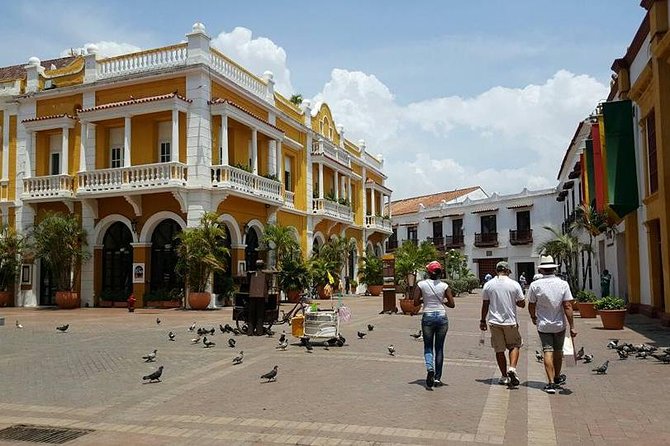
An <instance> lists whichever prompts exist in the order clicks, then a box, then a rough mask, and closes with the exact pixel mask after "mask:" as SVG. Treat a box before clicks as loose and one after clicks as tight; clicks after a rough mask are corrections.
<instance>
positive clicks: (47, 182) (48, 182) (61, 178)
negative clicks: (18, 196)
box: [22, 175, 74, 200]
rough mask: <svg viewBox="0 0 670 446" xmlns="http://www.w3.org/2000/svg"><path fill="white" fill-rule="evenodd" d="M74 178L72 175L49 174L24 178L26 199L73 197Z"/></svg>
mask: <svg viewBox="0 0 670 446" xmlns="http://www.w3.org/2000/svg"><path fill="white" fill-rule="evenodd" d="M73 185H74V178H73V177H71V176H70V175H48V176H43V177H32V178H25V179H24V180H23V195H22V198H23V199H24V200H28V199H35V198H51V197H54V198H58V197H72V195H73V193H72V187H73Z"/></svg>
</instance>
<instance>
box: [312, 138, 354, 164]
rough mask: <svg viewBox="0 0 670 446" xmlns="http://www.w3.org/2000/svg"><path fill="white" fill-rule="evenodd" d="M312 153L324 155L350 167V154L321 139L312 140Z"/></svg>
mask: <svg viewBox="0 0 670 446" xmlns="http://www.w3.org/2000/svg"><path fill="white" fill-rule="evenodd" d="M312 155H326V156H327V157H328V158H330V159H332V160H334V161H337V162H338V163H340V164H343V165H345V166H347V167H349V168H351V155H349V154H348V153H347V151H346V150H344V149H341V148H339V147H335V146H334V145H333V144H332V143H329V142H326V141H324V140H322V139H319V140H316V141H314V142H312Z"/></svg>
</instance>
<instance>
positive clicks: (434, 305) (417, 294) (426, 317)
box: [414, 261, 456, 389]
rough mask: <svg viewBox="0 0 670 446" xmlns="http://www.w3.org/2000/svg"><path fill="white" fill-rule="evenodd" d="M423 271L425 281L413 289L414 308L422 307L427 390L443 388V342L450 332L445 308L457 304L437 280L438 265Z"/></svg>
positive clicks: (431, 265) (448, 290) (449, 291)
mask: <svg viewBox="0 0 670 446" xmlns="http://www.w3.org/2000/svg"><path fill="white" fill-rule="evenodd" d="M426 271H427V272H428V279H426V280H422V281H420V282H419V283H417V285H416V287H415V288H414V305H420V304H423V308H422V309H423V316H422V317H421V331H422V333H423V356H424V359H425V362H426V370H427V375H426V387H428V388H429V389H430V388H432V387H433V386H435V387H439V386H441V385H442V365H443V363H444V341H445V339H446V337H447V330H448V329H449V319H448V318H447V311H446V309H445V305H446V306H447V307H449V308H454V307H455V306H456V304H455V303H454V297H453V296H452V294H451V290H450V289H449V286H448V285H447V284H446V283H444V282H442V281H441V280H440V277H441V276H442V265H440V262H438V261H432V262H430V263H429V264H428V265H426ZM445 299H446V302H445Z"/></svg>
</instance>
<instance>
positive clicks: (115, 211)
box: [0, 23, 391, 306]
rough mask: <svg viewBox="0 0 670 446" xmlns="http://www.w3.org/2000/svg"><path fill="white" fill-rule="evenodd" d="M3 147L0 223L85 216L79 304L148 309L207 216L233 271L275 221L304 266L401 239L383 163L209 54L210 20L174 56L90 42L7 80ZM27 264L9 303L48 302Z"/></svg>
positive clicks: (245, 264)
mask: <svg viewBox="0 0 670 446" xmlns="http://www.w3.org/2000/svg"><path fill="white" fill-rule="evenodd" d="M0 138H1V141H2V146H1V150H2V152H1V154H2V156H1V157H0V168H1V173H2V176H1V178H0V213H1V216H2V221H3V223H6V224H10V225H13V226H15V227H16V228H17V229H18V230H20V231H22V232H28V231H29V230H30V228H31V226H32V225H33V224H34V223H35V222H36V221H39V219H40V218H41V216H42V215H44V214H45V213H46V212H47V211H61V212H68V213H75V214H77V215H78V216H80V217H81V221H82V225H83V227H84V228H85V229H86V231H87V233H88V242H89V247H90V249H91V251H92V253H93V256H92V259H91V260H90V261H89V262H87V263H85V264H84V265H83V267H82V274H81V279H80V284H79V291H80V294H81V300H82V305H88V306H93V305H97V303H98V301H99V300H100V298H101V296H103V295H107V294H115V295H117V297H118V296H124V297H127V296H128V295H129V294H130V293H131V292H132V293H134V295H135V297H136V298H137V300H138V304H140V305H141V303H142V297H143V296H145V295H146V294H148V293H156V292H159V291H161V290H168V289H172V288H174V287H178V286H179V278H178V277H176V275H175V270H174V266H175V261H176V256H175V252H174V247H173V239H174V236H175V235H176V234H178V233H179V232H180V231H181V230H183V229H184V228H186V227H191V226H197V225H198V223H199V220H200V217H201V215H202V214H203V213H204V212H206V211H216V212H217V213H218V214H219V215H220V219H221V221H223V222H224V223H225V225H226V230H227V233H228V239H227V243H228V244H229V245H230V249H231V262H230V263H231V264H230V269H229V271H230V273H231V274H233V275H238V274H240V273H244V271H245V270H246V269H248V268H249V266H250V265H252V264H253V263H254V262H255V260H256V259H257V258H258V257H259V256H264V255H265V253H264V252H263V251H262V246H261V245H260V243H259V241H260V239H261V237H262V234H263V231H264V227H265V226H266V225H267V224H280V225H284V226H290V227H292V228H294V229H295V236H296V239H297V240H298V241H299V242H300V244H301V246H302V249H303V252H304V253H306V255H307V254H308V253H311V252H312V250H313V249H314V247H315V246H319V245H321V244H323V243H325V242H326V241H327V240H328V239H329V238H330V237H332V236H334V235H338V236H345V237H347V238H348V239H352V240H355V242H356V246H357V252H355V253H354V254H355V255H354V256H353V258H354V259H355V258H357V257H359V256H362V255H364V254H365V252H366V250H368V249H372V250H373V251H376V252H377V253H378V254H381V252H382V242H383V240H384V239H385V238H386V237H388V235H389V234H390V233H391V225H390V220H389V219H388V218H385V217H387V216H384V215H383V213H384V212H385V209H388V207H389V206H388V203H390V197H391V191H390V190H389V189H388V188H387V187H386V186H385V185H384V182H385V180H386V176H385V175H384V172H383V160H381V159H380V158H378V157H375V156H372V155H370V154H369V153H368V152H366V150H365V149H366V148H365V143H364V142H363V141H359V142H358V143H353V142H351V141H349V140H347V139H345V137H344V129H343V128H342V127H341V126H338V125H336V123H335V121H334V119H333V116H332V114H331V111H330V109H329V107H328V105H327V104H325V103H319V104H313V105H312V104H311V103H310V102H309V101H303V102H302V104H300V105H295V104H293V103H292V102H290V101H289V100H288V99H286V98H285V97H283V96H282V95H281V94H279V93H278V92H276V91H274V81H273V76H272V73H270V72H265V73H264V74H263V75H262V76H260V77H259V76H256V75H254V74H252V73H250V72H249V71H247V70H245V69H244V68H243V67H241V66H239V65H238V64H236V63H235V62H233V61H232V60H230V59H229V58H228V57H226V56H225V55H224V54H222V53H220V52H219V51H217V50H216V49H214V48H213V47H211V46H210V37H209V36H208V35H207V33H206V31H205V27H204V26H203V25H202V24H200V23H196V24H195V25H194V26H193V29H192V31H191V32H190V33H188V34H187V35H186V42H185V43H180V44H176V45H172V46H168V47H163V48H156V49H151V50H147V51H142V52H138V53H132V54H124V55H121V56H117V57H111V58H101V57H99V55H98V54H97V49H96V48H95V46H93V45H91V46H89V47H88V48H87V49H86V54H84V55H80V56H72V57H65V58H60V59H54V60H48V61H40V60H39V59H37V58H35V57H31V58H30V59H29V61H28V63H27V64H25V65H17V66H12V67H5V68H0ZM32 265H33V267H32V268H26V271H31V272H30V277H23V278H22V283H21V284H17V286H16V290H15V304H16V305H18V306H35V305H50V304H52V303H53V302H54V300H53V299H54V298H53V294H54V291H55V290H53V285H52V283H51V281H50V280H49V274H48V271H46V270H45V268H43V267H41V265H40V261H39V259H34V260H33V263H32ZM134 266H135V267H137V266H140V267H142V269H143V272H144V274H138V275H134V274H133V271H134V269H133V268H134ZM356 268H357V266H356V262H355V261H352V262H350V264H349V265H347V266H346V269H347V271H345V274H346V275H349V276H350V277H355V275H356ZM216 287H217V285H216V283H215V284H214V288H215V292H216Z"/></svg>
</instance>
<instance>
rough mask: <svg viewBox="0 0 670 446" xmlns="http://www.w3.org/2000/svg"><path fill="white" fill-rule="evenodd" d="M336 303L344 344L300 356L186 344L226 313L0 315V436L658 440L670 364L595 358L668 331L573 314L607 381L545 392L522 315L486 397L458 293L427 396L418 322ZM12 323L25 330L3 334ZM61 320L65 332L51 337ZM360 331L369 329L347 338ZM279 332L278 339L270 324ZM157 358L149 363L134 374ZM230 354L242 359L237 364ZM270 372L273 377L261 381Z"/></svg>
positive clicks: (366, 441) (480, 354)
mask: <svg viewBox="0 0 670 446" xmlns="http://www.w3.org/2000/svg"><path fill="white" fill-rule="evenodd" d="M344 302H345V303H346V304H347V305H348V306H350V307H351V309H352V315H353V317H352V321H351V322H349V323H347V324H343V325H342V333H343V335H344V336H345V337H346V339H347V344H346V345H345V346H344V347H341V348H338V347H331V348H329V349H328V350H326V349H324V348H323V347H321V346H315V348H314V351H313V352H312V353H307V352H306V351H305V349H303V348H300V347H299V346H298V345H290V346H289V347H288V349H287V350H286V351H280V350H277V349H275V345H276V344H277V336H275V338H273V339H269V338H266V337H247V336H238V337H235V339H236V340H237V345H236V347H235V348H234V349H233V348H230V347H228V345H227V341H228V338H230V337H233V336H232V335H222V334H221V333H220V332H219V331H218V330H217V334H216V335H214V336H211V337H210V338H211V340H213V341H214V342H216V346H215V347H213V348H210V349H205V348H203V346H202V344H201V343H200V344H195V345H193V344H191V339H192V338H193V337H194V334H193V333H190V332H188V331H187V327H188V326H189V325H191V323H193V322H194V321H195V322H196V323H197V324H198V326H204V327H218V324H219V323H222V324H225V323H226V322H228V323H230V322H231V309H230V308H224V309H221V310H215V311H205V312H192V311H182V310H137V311H136V312H135V313H133V314H130V313H128V312H127V311H126V310H124V309H113V308H110V309H78V310H55V309H24V308H4V309H0V316H4V317H5V318H6V325H5V326H0V429H2V428H5V427H9V426H11V425H14V424H19V423H23V424H34V425H43V426H51V427H73V428H80V429H91V430H93V432H92V433H89V434H87V435H84V436H82V437H80V438H78V439H75V440H72V441H70V442H68V443H67V444H72V445H88V444H91V445H115V444H122V443H125V444H132V445H154V444H156V445H166V444H169V445H172V444H174V445H180V444H193V443H194V442H196V441H197V442H198V443H199V444H206V445H210V444H211V445H219V444H221V445H236V444H240V445H251V444H271V445H272V444H301V445H319V444H323V445H359V444H360V445H381V444H403V445H444V444H458V445H460V444H481V445H490V444H508V445H517V444H532V445H572V444H603V445H604V444H607V445H617V444H622V445H630V444H645V445H656V444H659V445H660V444H670V422H669V421H670V412H669V411H668V410H667V407H668V404H667V399H668V397H667V396H668V395H670V379H669V378H670V365H663V364H660V363H658V362H657V361H656V360H654V359H648V360H636V359H634V358H631V359H628V360H626V361H619V360H618V359H616V355H615V354H614V352H613V351H611V350H607V349H606V348H605V345H606V344H607V340H608V338H610V337H618V338H620V339H621V340H622V341H625V342H631V343H642V342H647V343H650V344H655V345H665V346H667V345H670V330H668V329H664V328H661V327H660V326H658V324H657V323H656V322H655V321H651V320H649V319H646V318H644V317H643V316H637V315H636V316H631V317H629V320H628V321H629V325H628V327H627V328H626V329H624V330H622V331H617V332H609V331H605V330H601V329H600V328H599V326H600V321H599V319H591V320H587V319H579V318H577V319H576V320H577V329H578V331H579V336H578V338H577V339H578V342H577V345H578V346H580V345H583V346H584V347H585V349H586V351H587V353H593V354H594V355H595V360H594V364H595V365H599V364H600V363H602V362H603V361H604V360H605V359H609V360H610V361H611V362H610V364H611V366H610V370H609V373H608V374H607V375H602V376H595V374H593V373H592V372H591V369H592V368H593V367H591V365H584V364H578V365H577V366H575V367H570V368H567V369H566V370H565V372H566V373H567V374H568V384H567V385H566V386H565V389H564V390H563V391H562V392H560V393H558V394H556V395H547V394H546V393H544V392H542V390H541V389H542V387H543V386H544V384H545V383H544V380H545V377H544V371H543V368H542V365H541V364H539V363H537V362H536V361H535V357H534V350H535V349H537V348H538V347H539V340H538V339H537V335H536V332H535V327H534V326H533V325H532V324H530V323H529V320H528V317H527V315H526V312H525V310H521V312H520V313H521V324H520V329H521V331H522V333H523V334H525V335H526V336H525V344H526V346H525V347H524V349H523V350H522V355H521V360H520V363H519V367H518V370H519V375H520V379H521V381H522V382H521V385H520V386H519V388H517V389H508V388H506V387H504V386H499V385H497V380H498V375H499V372H498V369H497V366H496V364H495V360H494V355H493V352H492V350H491V349H490V347H489V346H488V345H486V346H483V347H482V346H480V345H479V336H480V335H479V330H478V320H479V307H480V296H479V295H478V294H471V295H468V296H465V295H463V296H460V297H458V298H457V300H456V305H457V306H456V308H455V309H454V310H451V311H450V312H449V317H450V327H449V334H448V336H447V344H446V362H445V371H444V376H443V381H444V382H445V384H446V385H445V386H443V387H441V388H436V389H433V390H427V389H426V388H425V370H424V366H423V358H422V348H423V347H422V346H423V344H422V342H421V341H417V340H415V339H413V338H412V337H410V336H409V334H410V333H411V332H415V331H416V330H417V329H418V328H419V325H420V319H419V317H410V316H403V315H380V314H378V313H379V310H380V309H381V301H380V298H373V297H346V298H344ZM321 305H322V306H329V303H321ZM157 315H158V316H159V317H160V318H161V320H162V323H161V324H160V325H156V322H155V319H156V316H157ZM15 320H19V321H20V322H21V323H22V324H23V326H24V327H25V328H23V329H17V328H15ZM65 323H69V324H70V329H69V330H68V332H67V333H60V332H58V331H56V330H55V327H56V325H60V324H65ZM368 323H371V324H373V325H374V326H375V328H374V331H372V332H370V333H369V334H368V336H366V338H365V339H363V340H360V339H358V337H357V336H356V331H358V330H362V331H367V328H366V326H367V324H368ZM282 329H286V331H287V332H290V327H288V326H284V327H281V326H280V327H275V330H276V331H277V333H278V334H279V333H281V331H282ZM169 331H174V332H175V333H176V335H177V338H176V341H175V342H170V341H168V338H167V333H168V332H169ZM290 339H291V340H292V341H293V340H294V339H293V338H290ZM389 344H394V345H395V348H396V355H395V356H390V355H389V354H388V353H387V349H386V347H387V346H388V345H389ZM487 344H488V340H487ZM154 348H156V349H158V359H157V361H156V363H149V364H147V363H144V362H143V361H142V359H141V357H142V355H145V354H146V353H148V352H150V351H151V350H153V349H154ZM240 350H244V355H245V359H244V362H243V363H242V364H241V365H237V366H233V365H232V358H233V357H234V356H236V355H237V354H238V353H239V351H240ZM158 365H164V366H165V371H164V374H163V377H162V382H160V383H152V384H147V383H143V382H142V380H141V377H142V376H143V375H145V374H148V373H150V372H151V371H153V370H155V368H156V367H157V366H158ZM274 365H278V366H279V375H278V378H277V381H276V382H270V383H264V382H262V381H261V380H260V379H259V377H260V375H261V374H263V373H265V372H267V371H269V370H270V369H271V368H272V367H273V366H274ZM0 444H29V443H26V442H22V443H16V442H6V443H2V442H1V441H0Z"/></svg>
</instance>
